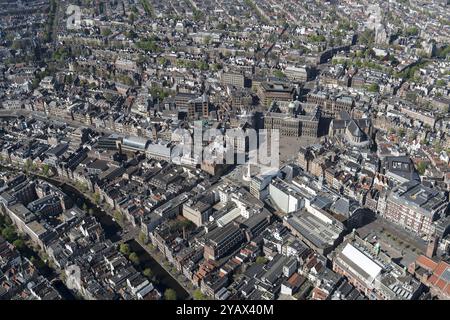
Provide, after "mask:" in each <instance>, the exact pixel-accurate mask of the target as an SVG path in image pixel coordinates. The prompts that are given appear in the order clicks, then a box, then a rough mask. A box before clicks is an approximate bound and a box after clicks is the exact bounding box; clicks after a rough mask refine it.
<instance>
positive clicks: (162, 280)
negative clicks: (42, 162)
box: [49, 179, 189, 300]
mask: <svg viewBox="0 0 450 320" xmlns="http://www.w3.org/2000/svg"><path fill="white" fill-rule="evenodd" d="M49 182H52V183H54V184H56V185H57V186H58V187H59V188H61V190H62V191H64V193H66V194H67V195H68V196H69V197H70V198H71V199H72V200H73V201H74V202H75V204H77V205H78V206H79V207H80V208H82V207H83V204H85V207H87V210H90V211H91V212H92V215H93V216H94V217H95V218H96V219H97V220H98V221H99V222H100V224H101V225H102V227H103V229H104V230H105V236H106V237H107V238H108V239H110V240H111V241H113V242H116V241H119V240H120V235H119V232H120V231H121V230H122V229H121V227H120V226H119V225H118V224H117V223H116V222H115V221H114V220H113V219H112V218H111V217H110V216H109V215H108V214H107V213H106V212H104V211H103V210H102V209H100V208H99V207H97V205H95V204H94V203H92V202H91V201H90V200H89V199H88V198H86V197H84V195H83V194H82V193H80V192H79V191H78V190H76V189H75V188H73V187H72V186H70V185H68V184H65V183H64V184H61V183H57V182H56V181H52V180H50V179H49ZM127 244H128V245H129V246H130V249H131V251H132V252H136V254H137V255H138V257H139V262H140V264H139V266H138V269H140V271H143V270H144V269H146V268H150V269H151V270H152V272H153V274H154V276H155V278H156V280H157V284H155V287H156V288H157V289H159V290H160V291H161V293H162V294H164V291H165V290H166V289H168V288H171V289H173V290H175V292H176V294H177V299H180V300H184V299H188V298H189V293H188V292H187V291H186V290H185V289H184V288H183V287H182V286H181V285H180V284H179V283H178V281H177V280H175V279H174V278H173V277H172V276H171V275H170V274H169V273H168V272H167V271H166V270H165V269H164V268H163V267H162V266H161V265H159V263H158V262H157V261H156V260H155V259H153V257H152V256H151V255H150V254H149V253H148V252H147V251H146V250H145V249H144V248H142V246H141V245H140V244H139V243H138V242H137V241H136V240H131V241H128V242H127Z"/></svg>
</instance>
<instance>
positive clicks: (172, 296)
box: [164, 289, 177, 300]
mask: <svg viewBox="0 0 450 320" xmlns="http://www.w3.org/2000/svg"><path fill="white" fill-rule="evenodd" d="M164 299H166V300H177V293H176V292H175V290H173V289H166V291H164Z"/></svg>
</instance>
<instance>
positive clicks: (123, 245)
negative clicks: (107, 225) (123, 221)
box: [119, 243, 131, 256]
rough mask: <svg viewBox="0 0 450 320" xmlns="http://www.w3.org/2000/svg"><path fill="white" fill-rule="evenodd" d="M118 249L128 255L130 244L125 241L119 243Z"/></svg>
mask: <svg viewBox="0 0 450 320" xmlns="http://www.w3.org/2000/svg"><path fill="white" fill-rule="evenodd" d="M119 251H120V252H121V253H122V254H124V255H126V256H128V255H130V253H131V250H130V246H129V245H128V244H126V243H121V244H120V246H119Z"/></svg>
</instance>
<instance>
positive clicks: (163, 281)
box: [127, 240, 189, 300]
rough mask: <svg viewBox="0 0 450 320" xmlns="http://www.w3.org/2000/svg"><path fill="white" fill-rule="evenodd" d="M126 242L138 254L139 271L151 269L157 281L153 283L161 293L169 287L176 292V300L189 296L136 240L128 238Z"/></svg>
mask: <svg viewBox="0 0 450 320" xmlns="http://www.w3.org/2000/svg"><path fill="white" fill-rule="evenodd" d="M127 244H128V245H129V246H130V249H131V251H132V252H136V254H137V255H138V256H139V269H141V271H143V270H145V269H146V268H150V269H151V270H152V272H153V274H154V275H155V276H156V280H157V282H158V283H157V284H155V287H156V288H157V289H158V290H160V291H161V293H162V294H164V291H165V290H166V289H169V288H171V289H173V290H175V292H176V293H177V299H178V300H186V299H188V298H189V294H188V293H187V292H186V290H185V289H184V288H183V287H182V286H181V285H180V284H179V283H178V282H177V281H176V280H175V279H174V278H173V277H172V276H171V275H170V274H169V273H168V272H167V271H166V270H165V269H164V268H163V267H162V266H161V265H160V264H159V263H158V262H157V261H156V260H155V259H153V257H152V256H151V255H150V254H149V253H148V252H147V251H145V249H144V248H142V246H141V245H140V244H139V243H138V242H137V241H136V240H130V241H128V242H127Z"/></svg>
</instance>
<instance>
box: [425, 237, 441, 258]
mask: <svg viewBox="0 0 450 320" xmlns="http://www.w3.org/2000/svg"><path fill="white" fill-rule="evenodd" d="M438 242H439V237H437V236H436V235H433V236H432V237H431V240H430V241H429V242H428V246H427V252H426V256H427V257H428V258H430V259H431V258H433V257H434V255H435V254H436V250H437V245H438Z"/></svg>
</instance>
